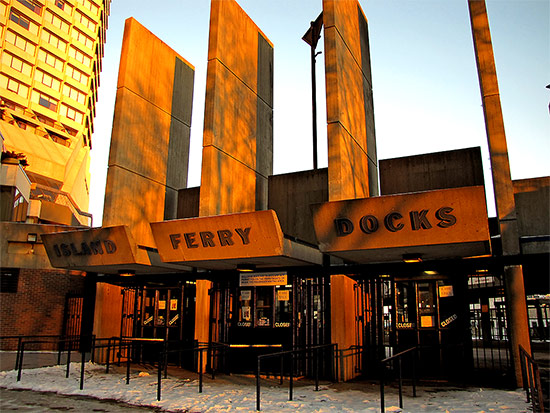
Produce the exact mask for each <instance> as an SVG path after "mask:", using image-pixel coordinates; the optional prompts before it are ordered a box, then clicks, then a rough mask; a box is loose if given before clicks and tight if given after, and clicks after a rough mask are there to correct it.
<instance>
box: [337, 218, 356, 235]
mask: <svg viewBox="0 0 550 413" xmlns="http://www.w3.org/2000/svg"><path fill="white" fill-rule="evenodd" d="M334 226H335V227H336V235H337V236H339V237H344V236H346V235H349V234H351V233H352V232H353V222H351V221H350V220H349V219H347V218H336V219H335V220H334Z"/></svg>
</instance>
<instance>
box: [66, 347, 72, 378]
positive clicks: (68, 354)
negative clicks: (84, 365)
mask: <svg viewBox="0 0 550 413" xmlns="http://www.w3.org/2000/svg"><path fill="white" fill-rule="evenodd" d="M72 346H73V342H72V340H69V351H67V373H66V374H65V377H66V378H69V370H70V369H71V350H72Z"/></svg>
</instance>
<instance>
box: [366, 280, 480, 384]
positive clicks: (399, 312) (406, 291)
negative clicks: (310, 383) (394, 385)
mask: <svg viewBox="0 0 550 413" xmlns="http://www.w3.org/2000/svg"><path fill="white" fill-rule="evenodd" d="M358 289H360V291H359V294H356V300H357V299H359V301H358V317H357V325H358V329H359V330H362V333H363V335H362V338H363V343H364V348H365V354H364V358H363V372H369V371H375V370H376V369H373V367H374V366H376V364H375V363H376V362H377V361H378V360H381V359H383V358H385V357H388V356H391V355H393V354H397V353H398V352H401V351H403V350H406V349H408V348H411V347H414V346H417V347H418V349H419V350H418V358H419V360H418V361H419V363H420V364H419V366H420V369H419V373H420V374H421V375H422V376H424V377H432V378H440V377H454V378H456V377H460V376H461V375H463V374H464V372H465V368H467V367H468V366H469V365H471V357H470V356H469V355H470V354H471V349H470V345H469V344H468V343H469V319H468V306H467V300H466V297H467V296H466V291H465V289H466V278H465V277H453V278H450V277H443V276H441V275H440V274H426V273H424V274H422V275H419V276H417V277H414V278H413V277H397V276H390V275H385V276H382V277H377V278H374V279H369V280H362V281H360V282H359V283H358ZM404 362H405V368H407V363H409V364H410V362H408V361H405V360H404Z"/></svg>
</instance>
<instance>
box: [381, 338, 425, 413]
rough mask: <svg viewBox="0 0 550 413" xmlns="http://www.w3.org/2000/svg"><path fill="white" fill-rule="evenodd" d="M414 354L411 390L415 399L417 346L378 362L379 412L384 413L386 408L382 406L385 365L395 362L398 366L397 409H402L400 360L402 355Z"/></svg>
mask: <svg viewBox="0 0 550 413" xmlns="http://www.w3.org/2000/svg"><path fill="white" fill-rule="evenodd" d="M409 353H414V355H413V358H412V388H413V397H416V368H415V365H416V358H417V355H418V346H414V347H411V348H408V349H407V350H403V351H401V352H399V353H397V354H394V355H393V356H391V357H387V358H385V359H383V360H380V411H381V412H382V413H384V412H385V411H386V407H385V406H384V369H385V364H386V363H388V362H390V361H393V360H397V361H398V366H399V408H400V409H402V408H403V378H402V369H401V359H402V357H403V356H404V355H406V354H409Z"/></svg>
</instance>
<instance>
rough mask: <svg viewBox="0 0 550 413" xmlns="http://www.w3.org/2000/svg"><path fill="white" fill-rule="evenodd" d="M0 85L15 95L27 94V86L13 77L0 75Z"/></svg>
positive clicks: (24, 95)
mask: <svg viewBox="0 0 550 413" xmlns="http://www.w3.org/2000/svg"><path fill="white" fill-rule="evenodd" d="M0 87H2V88H4V89H7V90H9V91H10V92H13V93H16V94H17V95H19V96H21V97H23V98H25V99H26V98H27V96H28V95H29V87H28V86H26V85H24V84H23V83H20V82H18V81H17V80H15V79H12V78H9V77H7V76H4V75H3V74H1V75H0Z"/></svg>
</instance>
